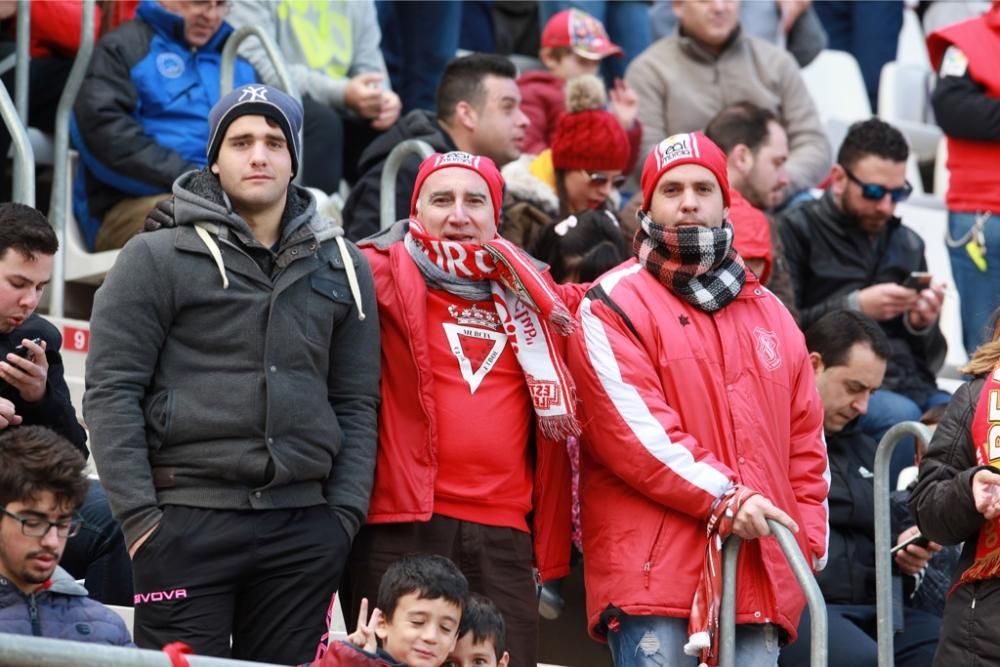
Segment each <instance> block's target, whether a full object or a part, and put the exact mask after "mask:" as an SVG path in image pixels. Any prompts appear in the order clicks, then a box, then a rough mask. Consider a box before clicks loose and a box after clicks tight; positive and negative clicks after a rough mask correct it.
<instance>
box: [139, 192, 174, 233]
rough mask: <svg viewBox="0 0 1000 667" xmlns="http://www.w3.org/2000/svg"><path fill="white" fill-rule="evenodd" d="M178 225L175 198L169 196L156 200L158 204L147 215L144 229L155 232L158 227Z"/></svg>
mask: <svg viewBox="0 0 1000 667" xmlns="http://www.w3.org/2000/svg"><path fill="white" fill-rule="evenodd" d="M176 226H177V223H176V222H175V221H174V198H173V197H167V198H166V199H161V200H160V201H158V202H156V206H154V207H153V208H152V210H150V212H149V213H148V214H147V215H146V221H145V223H143V226H142V231H144V232H155V231H156V230H157V229H161V228H165V227H176Z"/></svg>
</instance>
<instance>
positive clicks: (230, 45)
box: [219, 25, 303, 184]
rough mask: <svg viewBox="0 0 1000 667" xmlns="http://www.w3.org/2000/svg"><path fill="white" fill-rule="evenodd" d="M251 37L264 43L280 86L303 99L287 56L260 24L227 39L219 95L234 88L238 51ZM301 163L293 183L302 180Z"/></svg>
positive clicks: (250, 26) (244, 27)
mask: <svg viewBox="0 0 1000 667" xmlns="http://www.w3.org/2000/svg"><path fill="white" fill-rule="evenodd" d="M250 37H256V38H257V39H259V40H260V43H261V45H263V47H264V52H265V53H266V54H267V57H268V58H269V59H270V61H271V64H272V65H273V66H274V74H275V76H277V77H278V86H279V87H280V88H281V89H282V90H284V91H285V92H286V93H288V94H289V95H291V96H292V97H294V98H295V99H297V100H300V101H301V99H302V98H301V97H300V96H299V89H298V87H297V86H296V85H295V80H294V79H293V78H292V75H291V74H289V72H288V67H286V66H285V58H284V57H283V56H282V55H281V51H280V50H279V49H278V45H277V44H275V43H274V40H273V39H271V37H270V36H269V35H268V34H267V33H266V32H264V31H263V29H261V28H260V26H255V25H245V26H243V27H242V28H238V29H237V30H235V31H234V32H233V34H232V35H230V36H229V39H227V40H226V45H225V46H224V47H223V48H222V63H221V64H220V65H219V97H220V98H221V97H224V96H225V95H226V93H228V92H230V91H231V90H232V89H233V80H234V79H235V78H236V56H237V55H238V53H237V52H238V51H239V48H240V44H242V43H243V41H244V40H246V39H248V38H250ZM301 145H302V130H301V128H300V129H299V146H301ZM301 165H302V161H301V160H299V171H298V173H297V174H295V178H293V179H292V182H293V183H296V184H298V183H301V182H302V171H303V169H302V166H301Z"/></svg>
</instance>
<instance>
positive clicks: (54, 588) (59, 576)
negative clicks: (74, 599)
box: [0, 566, 89, 606]
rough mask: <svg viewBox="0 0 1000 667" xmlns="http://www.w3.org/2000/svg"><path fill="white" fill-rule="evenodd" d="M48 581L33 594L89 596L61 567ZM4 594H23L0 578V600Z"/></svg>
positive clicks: (6, 580)
mask: <svg viewBox="0 0 1000 667" xmlns="http://www.w3.org/2000/svg"><path fill="white" fill-rule="evenodd" d="M49 581H50V582H51V584H50V585H49V586H48V587H45V588H39V589H36V590H35V592H36V593H40V592H45V591H48V592H51V593H59V594H60V595H75V596H78V597H87V596H88V595H89V593H88V592H87V589H86V588H84V587H83V585H81V584H78V583H77V582H76V579H74V578H73V577H72V575H70V573H69V572H67V571H66V570H64V569H62V568H61V567H58V566H57V567H56V570H55V572H53V573H52V578H51V579H49ZM5 594H7V595H13V594H16V595H19V596H21V597H24V593H22V592H21V590H20V589H19V588H18V587H17V586H15V585H14V584H13V583H12V582H11V581H10V580H9V579H6V578H4V577H0V599H2V598H3V597H4V595H5ZM0 606H2V604H0Z"/></svg>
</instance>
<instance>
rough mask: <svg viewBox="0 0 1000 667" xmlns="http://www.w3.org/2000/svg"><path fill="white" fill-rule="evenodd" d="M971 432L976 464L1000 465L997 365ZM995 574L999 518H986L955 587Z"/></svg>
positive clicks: (998, 571) (999, 568)
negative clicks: (967, 567)
mask: <svg viewBox="0 0 1000 667" xmlns="http://www.w3.org/2000/svg"><path fill="white" fill-rule="evenodd" d="M971 431H972V443H973V445H974V446H975V448H976V463H977V464H978V465H981V466H994V467H996V468H1000V456H997V455H996V452H997V451H1000V364H998V365H996V366H994V367H993V370H992V371H990V372H989V374H988V375H987V376H986V384H984V385H983V393H981V394H980V395H979V403H978V404H977V405H976V412H975V414H974V415H973V417H972V424H971ZM991 452H993V453H992V454H991ZM996 577H1000V517H997V518H995V519H992V520H989V521H986V522H985V523H983V527H982V528H980V529H979V541H978V542H977V543H976V559H975V560H974V561H973V562H972V565H970V566H969V569H967V570H966V571H965V572H963V573H962V576H961V577H960V578H959V580H958V581H957V582H955V586H960V585H962V584H968V583H970V582H973V581H980V580H982V579H993V578H996ZM955 586H952V590H955Z"/></svg>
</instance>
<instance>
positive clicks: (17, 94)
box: [0, 0, 35, 206]
mask: <svg viewBox="0 0 1000 667" xmlns="http://www.w3.org/2000/svg"><path fill="white" fill-rule="evenodd" d="M30 46H31V1H30V0H17V43H16V46H15V53H16V54H17V56H16V60H15V61H14V106H15V108H16V109H17V118H18V120H19V121H20V124H21V127H23V128H25V129H27V127H28V80H29V74H30V72H29V67H30V66H31V48H30ZM7 127H8V128H9V127H11V123H10V122H9V121H8V122H7ZM6 157H7V156H5V155H4V156H0V159H6ZM31 157H32V160H31V164H30V165H29V166H30V167H31V168H30V169H18V168H17V167H16V166H15V168H14V174H13V180H12V185H13V188H14V192H26V191H30V193H31V202H30V205H31V206H34V205H35V160H34V157H35V154H34V152H33V151H32V154H31ZM28 183H30V185H28ZM14 201H20V202H21V203H24V204H27V203H29V202H28V201H27V200H24V199H16V198H15V200H14Z"/></svg>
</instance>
